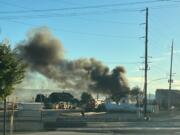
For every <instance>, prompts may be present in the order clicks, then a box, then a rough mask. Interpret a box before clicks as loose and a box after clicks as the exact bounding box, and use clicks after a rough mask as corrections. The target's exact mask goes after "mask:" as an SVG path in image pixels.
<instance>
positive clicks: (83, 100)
mask: <svg viewBox="0 0 180 135" xmlns="http://www.w3.org/2000/svg"><path fill="white" fill-rule="evenodd" d="M92 99H93V97H92V95H91V94H89V93H87V92H83V93H82V94H81V104H88V103H89V102H90V101H91V100H92Z"/></svg>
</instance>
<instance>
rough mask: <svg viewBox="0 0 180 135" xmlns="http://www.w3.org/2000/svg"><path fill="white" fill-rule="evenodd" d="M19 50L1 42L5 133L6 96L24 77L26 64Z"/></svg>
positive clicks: (0, 80)
mask: <svg viewBox="0 0 180 135" xmlns="http://www.w3.org/2000/svg"><path fill="white" fill-rule="evenodd" d="M17 56H18V55H17V51H16V50H12V49H11V48H10V46H9V45H5V44H2V43H0V99H1V100H3V101H4V135H5V129H6V124H5V123H6V120H5V118H6V97H7V96H8V95H10V94H11V93H12V91H13V90H14V87H15V85H16V84H18V83H20V82H21V81H22V79H23V78H24V73H25V67H26V65H25V64H24V63H23V62H22V60H21V59H19V58H18V57H17Z"/></svg>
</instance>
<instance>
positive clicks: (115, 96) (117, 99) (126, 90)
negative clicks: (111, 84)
mask: <svg viewBox="0 0 180 135" xmlns="http://www.w3.org/2000/svg"><path fill="white" fill-rule="evenodd" d="M129 92H130V89H129V88H128V87H122V88H121V90H120V91H116V92H115V93H113V94H112V95H111V99H112V100H113V101H115V102H116V103H117V104H118V103H119V102H120V100H121V99H122V98H124V97H127V96H128V95H129Z"/></svg>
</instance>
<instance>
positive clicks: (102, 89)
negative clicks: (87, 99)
mask: <svg viewBox="0 0 180 135" xmlns="http://www.w3.org/2000/svg"><path fill="white" fill-rule="evenodd" d="M17 50H18V52H19V56H20V57H21V58H23V59H24V61H25V62H26V63H27V64H28V65H29V69H30V72H38V73H40V74H42V75H44V76H45V77H46V78H48V79H52V80H53V81H54V82H55V83H56V84H57V85H58V87H59V88H62V89H74V90H89V91H93V92H99V93H104V94H110V95H113V94H115V93H118V92H120V91H122V90H124V89H127V88H129V86H128V82H127V79H126V77H125V73H126V71H125V69H124V68H123V67H122V66H118V67H116V68H114V69H113V70H112V71H110V69H109V68H108V67H107V66H106V65H104V64H103V63H102V62H100V61H98V60H96V59H94V58H80V59H77V60H67V59H66V58H65V56H64V55H65V53H64V46H63V45H62V43H61V42H60V40H59V39H58V38H56V37H54V36H53V35H52V34H51V32H50V31H49V29H48V28H47V27H40V28H37V29H33V30H31V31H30V32H29V33H28V36H27V39H25V40H24V41H22V42H20V43H19V44H18V45H17Z"/></svg>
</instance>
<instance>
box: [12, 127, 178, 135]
mask: <svg viewBox="0 0 180 135" xmlns="http://www.w3.org/2000/svg"><path fill="white" fill-rule="evenodd" d="M13 135H180V128H178V129H177V128H171V129H169V128H166V129H161V128H158V129H157V128H156V129H153V128H152V129H141V128H133V129H130V128H128V129H118V128H116V129H113V128H110V129H84V130H77V129H76V130H74V131H71V130H69V131H64V130H62V131H50V132H33V133H15V134H13Z"/></svg>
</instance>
